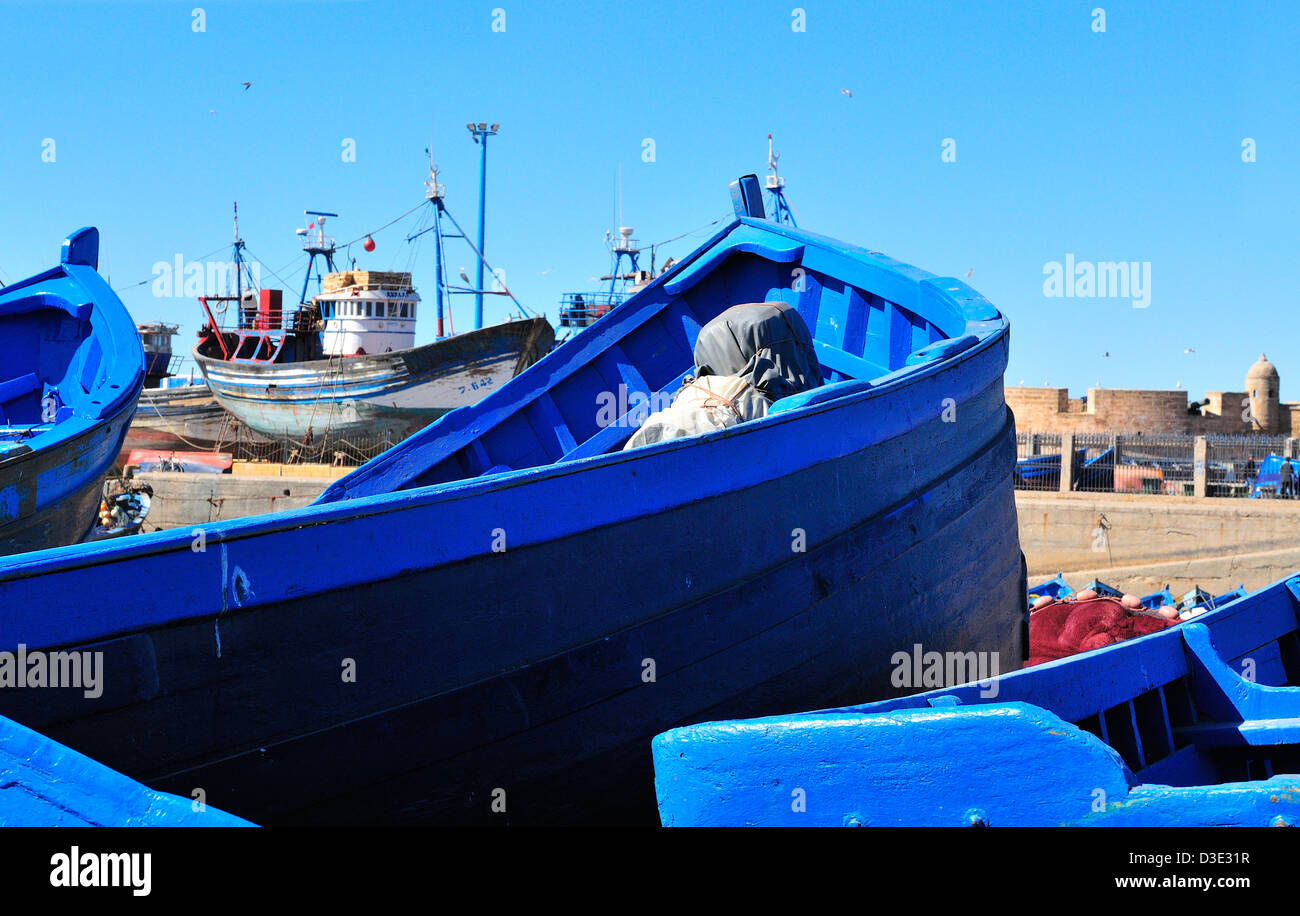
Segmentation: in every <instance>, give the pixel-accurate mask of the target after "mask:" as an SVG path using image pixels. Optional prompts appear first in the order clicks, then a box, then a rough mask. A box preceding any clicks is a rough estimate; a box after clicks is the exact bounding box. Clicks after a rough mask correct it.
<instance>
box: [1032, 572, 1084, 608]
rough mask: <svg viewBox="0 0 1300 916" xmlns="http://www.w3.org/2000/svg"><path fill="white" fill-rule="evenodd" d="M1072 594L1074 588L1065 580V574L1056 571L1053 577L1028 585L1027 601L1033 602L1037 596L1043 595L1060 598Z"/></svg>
mask: <svg viewBox="0 0 1300 916" xmlns="http://www.w3.org/2000/svg"><path fill="white" fill-rule="evenodd" d="M1073 594H1074V589H1072V588H1070V584H1069V583H1068V582H1066V581H1065V576H1063V575H1062V574H1061V573H1057V574H1056V576H1055V577H1054V578H1051V579H1048V580H1047V581H1046V582H1040V583H1038V584H1037V585H1031V586H1029V593H1028V596H1027V597H1028V599H1029V603H1030V604H1033V603H1034V602H1035V601H1037V600H1038V599H1039V598H1042V597H1043V596H1044V595H1045V596H1047V597H1048V598H1056V599H1060V598H1068V597H1069V596H1070V595H1073Z"/></svg>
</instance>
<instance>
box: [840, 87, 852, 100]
mask: <svg viewBox="0 0 1300 916" xmlns="http://www.w3.org/2000/svg"><path fill="white" fill-rule="evenodd" d="M840 95H847V96H848V97H849V98H853V90H852V89H841V90H840Z"/></svg>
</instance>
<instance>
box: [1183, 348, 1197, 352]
mask: <svg viewBox="0 0 1300 916" xmlns="http://www.w3.org/2000/svg"><path fill="white" fill-rule="evenodd" d="M1183 352H1184V353H1195V352H1196V351H1195V350H1194V349H1192V348H1191V347H1188V348H1187V349H1186V350H1184V351H1183Z"/></svg>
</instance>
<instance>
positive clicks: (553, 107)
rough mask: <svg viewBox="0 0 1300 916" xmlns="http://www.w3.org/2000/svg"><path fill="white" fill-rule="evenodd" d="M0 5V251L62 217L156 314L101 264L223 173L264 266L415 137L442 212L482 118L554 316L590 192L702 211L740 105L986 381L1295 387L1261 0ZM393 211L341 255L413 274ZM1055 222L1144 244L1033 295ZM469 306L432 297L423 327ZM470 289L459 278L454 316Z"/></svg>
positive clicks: (27, 261) (1282, 114)
mask: <svg viewBox="0 0 1300 916" xmlns="http://www.w3.org/2000/svg"><path fill="white" fill-rule="evenodd" d="M796 4H798V5H801V6H802V7H803V9H804V10H805V11H806V31H804V32H796V31H794V30H793V29H792V28H791V24H792V15H791V11H792V9H793V8H794V7H795V6H796ZM1099 5H1101V6H1104V8H1105V10H1106V31H1105V32H1104V33H1096V32H1094V31H1093V27H1092V23H1093V18H1092V13H1091V11H1092V9H1093V8H1094V7H1096V6H1099ZM198 6H201V7H202V8H203V9H204V11H205V13H206V31H203V32H195V31H193V28H192V22H193V18H192V15H191V10H193V9H194V8H195V7H198ZM496 7H501V8H503V9H504V10H505V13H506V18H505V26H506V28H505V31H504V32H494V31H493V30H492V24H493V9H494V8H496ZM0 16H3V21H4V23H5V34H4V53H3V55H0V74H2V75H3V85H4V86H5V88H6V91H5V93H4V96H3V98H0V124H3V133H2V134H0V232H2V240H3V244H2V245H0V280H3V281H6V282H12V281H13V280H15V279H18V278H20V277H22V276H25V275H27V274H28V273H31V272H34V271H35V270H37V269H40V268H44V267H46V266H48V265H49V264H50V263H52V262H53V260H54V258H55V256H56V254H57V248H58V244H59V241H60V239H62V237H63V236H64V235H65V234H66V233H67V232H69V231H70V230H71V229H73V228H76V227H77V226H80V225H84V224H94V225H97V226H99V227H100V230H101V232H102V233H103V257H102V258H101V269H103V270H106V271H107V272H109V273H111V279H112V282H113V285H114V286H115V287H118V288H120V289H122V296H123V299H124V301H125V302H126V303H127V305H128V306H129V307H130V308H131V310H132V312H133V314H134V315H135V316H136V318H137V319H138V320H142V321H147V320H168V321H175V322H180V323H182V325H183V328H184V332H185V338H184V346H185V347H186V348H187V349H188V345H189V342H190V340H191V339H192V335H193V332H194V330H195V329H196V327H197V324H198V307H197V304H196V303H194V302H193V301H192V300H189V299H184V298H156V297H154V296H153V295H152V293H151V287H150V285H148V284H145V285H144V286H134V287H132V286H131V284H134V283H138V281H140V280H144V279H150V278H151V277H152V269H153V265H154V263H155V262H157V261H168V262H170V261H172V260H173V259H174V257H175V256H176V255H177V254H180V255H182V256H183V257H184V258H186V259H194V258H199V257H202V256H204V255H207V254H208V253H210V252H212V251H213V250H214V249H218V248H220V247H221V246H222V245H223V244H225V243H226V242H227V241H228V240H229V237H230V231H231V227H230V206H231V203H232V201H235V200H237V201H238V202H239V205H240V213H241V228H242V230H243V235H244V237H245V238H246V239H247V241H248V245H249V248H250V250H251V251H252V252H253V253H255V254H256V255H258V256H259V257H260V258H262V259H264V260H265V261H266V262H267V263H268V264H269V265H270V266H271V268H272V269H275V270H278V269H279V268H281V267H282V266H285V265H289V264H291V262H293V261H294V259H295V256H296V255H297V251H298V248H297V241H296V239H295V237H294V234H293V232H294V229H296V228H297V227H298V226H300V225H302V224H303V223H302V219H301V216H302V211H303V210H304V209H308V208H311V209H325V210H333V211H337V212H338V213H340V214H341V217H340V219H339V220H337V221H336V222H335V224H334V225H333V226H332V227H331V228H332V229H333V230H334V231H336V233H337V235H338V237H339V238H340V239H344V240H345V239H351V238H354V237H356V236H358V235H361V234H362V233H364V232H366V231H368V230H371V229H373V228H375V227H376V226H379V225H381V224H383V223H385V222H387V221H388V220H390V219H391V218H393V217H395V216H397V215H398V214H400V213H402V212H403V211H405V210H407V209H408V208H410V207H412V206H414V205H415V204H417V203H419V201H420V200H421V199H422V195H423V187H422V182H423V179H424V177H425V175H424V172H425V162H424V149H425V147H426V146H427V145H428V144H429V141H430V138H431V137H432V138H433V139H434V141H435V152H436V155H437V159H438V162H439V164H440V166H441V167H442V181H443V183H444V184H445V185H446V186H447V191H448V202H449V206H450V207H451V209H452V212H453V213H454V214H456V215H457V217H458V218H459V219H460V220H461V222H462V224H463V225H465V227H466V228H467V229H468V230H470V231H471V233H472V232H473V231H474V226H475V225H476V206H477V151H478V147H476V146H475V145H474V144H473V143H472V142H471V140H470V138H469V135H468V133H467V131H466V130H465V126H464V125H465V123H466V122H467V121H470V120H475V121H478V120H486V121H494V122H499V123H500V124H501V125H502V126H501V133H500V135H499V136H498V137H496V138H495V139H494V140H493V141H492V144H491V146H490V147H489V150H490V155H489V189H488V245H487V247H488V257H489V260H490V261H492V262H493V263H494V264H496V265H499V266H501V267H503V268H504V269H505V270H506V277H507V281H508V282H509V284H510V286H511V288H512V289H513V291H514V292H515V293H516V295H517V296H518V297H519V298H520V299H521V300H522V301H523V302H525V303H526V304H528V305H530V306H531V307H533V308H535V309H537V310H539V311H542V312H545V313H547V314H548V315H549V316H550V317H551V318H552V319H554V317H555V314H556V301H557V299H558V297H559V294H560V293H561V292H563V291H566V290H571V289H583V288H585V287H589V286H590V285H591V284H590V283H589V278H590V277H592V276H594V275H596V274H598V273H602V272H604V271H605V269H606V267H607V264H608V261H607V256H606V254H605V251H604V248H603V237H604V233H605V231H606V230H607V229H610V228H613V223H614V215H613V201H614V196H615V195H614V184H615V175H616V172H617V169H618V167H619V165H620V164H621V165H622V168H623V201H624V204H623V205H624V222H625V223H627V224H628V225H631V226H634V227H635V228H636V236H637V238H639V239H641V240H642V241H644V242H652V241H660V240H663V239H667V238H670V237H672V236H675V235H678V234H679V233H682V232H685V231H687V230H690V229H692V228H695V227H697V226H700V225H702V224H704V223H707V222H708V221H709V220H712V219H714V218H717V217H723V216H725V215H727V214H728V213H729V210H730V206H729V201H728V196H727V182H728V181H729V180H730V179H732V178H734V177H735V176H737V175H739V174H742V173H745V172H751V171H753V172H759V173H760V174H761V173H762V171H763V168H764V166H765V157H766V136H767V134H768V132H769V131H770V132H772V133H773V134H775V136H776V142H777V147H778V149H779V151H780V152H781V154H782V158H781V169H782V173H783V174H784V175H785V176H786V177H787V179H788V182H789V185H788V190H789V196H790V199H791V200H792V202H793V203H794V205H795V207H796V208H797V210H798V213H799V215H800V217H801V223H802V224H803V225H805V226H807V227H808V228H811V229H813V230H815V231H818V232H822V233H825V234H828V235H831V236H835V237H838V238H842V239H845V240H847V241H851V242H855V243H860V244H865V245H868V246H871V247H873V248H878V249H880V250H882V251H885V252H887V253H889V254H891V255H893V256H895V257H898V258H900V259H902V260H905V261H908V262H911V263H914V264H916V265H918V266H921V267H923V268H925V269H927V270H930V271H933V272H936V273H940V274H950V275H956V276H962V277H964V276H965V275H966V272H967V271H973V274H972V275H971V276H970V278H969V280H968V282H970V283H971V284H972V285H973V286H975V287H976V288H977V289H979V290H980V291H981V292H982V293H984V294H985V295H986V296H987V297H988V298H990V299H991V300H993V301H994V302H995V303H996V304H997V305H998V306H999V307H1001V308H1002V309H1003V311H1004V312H1006V313H1007V314H1008V315H1009V316H1010V318H1011V321H1012V327H1013V332H1012V335H1013V336H1012V357H1011V367H1010V369H1009V370H1008V373H1007V380H1008V382H1009V383H1011V384H1016V383H1017V382H1019V381H1020V380H1021V379H1023V380H1024V381H1025V382H1026V383H1027V384H1031V385H1041V384H1043V383H1044V382H1050V383H1051V384H1053V385H1068V386H1069V387H1071V388H1072V389H1075V390H1076V392H1077V391H1078V390H1079V389H1082V388H1085V387H1087V386H1090V385H1093V384H1095V383H1097V382H1101V383H1102V384H1103V385H1106V386H1108V387H1173V386H1174V385H1175V383H1177V382H1181V383H1182V386H1183V387H1184V388H1188V389H1190V390H1191V391H1192V393H1193V395H1199V394H1200V392H1202V391H1204V390H1206V389H1223V388H1226V389H1234V388H1239V387H1240V386H1241V384H1242V376H1243V375H1244V373H1245V370H1246V368H1247V367H1248V366H1249V364H1250V363H1251V362H1253V361H1254V359H1255V358H1256V357H1257V356H1258V354H1259V352H1260V351H1261V350H1264V351H1267V353H1268V356H1269V358H1270V359H1271V360H1272V361H1273V362H1274V363H1275V364H1276V365H1277V366H1278V369H1279V371H1280V372H1281V375H1282V394H1283V397H1284V398H1291V399H1297V398H1300V334H1298V333H1296V328H1297V327H1300V319H1298V318H1297V314H1296V313H1297V308H1296V305H1297V303H1296V299H1297V291H1296V287H1295V283H1294V281H1293V280H1292V279H1291V277H1292V269H1293V266H1294V265H1295V263H1296V249H1297V244H1298V243H1300V239H1297V233H1296V225H1297V206H1298V202H1300V169H1297V162H1296V152H1295V151H1296V150H1297V149H1300V119H1298V118H1297V116H1296V112H1297V110H1300V105H1298V104H1297V103H1298V102H1300V98H1298V96H1300V52H1298V51H1297V45H1296V39H1297V37H1300V6H1298V5H1296V4H1288V3H1271V2H1270V3H1258V4H1255V3H1245V4H1229V3H1182V2H1180V3H1144V4H1136V3H1105V2H1104V0H1092V2H1085V3H1078V2H1059V3H1054V2H1034V0H1018V2H1007V3H991V2H990V3H978V2H952V3H938V2H922V0H916V2H902V0H898V2H875V3H865V2H860V0H859V2H826V0H782V2H770V0H751V2H716V0H694V2H663V3H640V2H633V0H619V2H585V0H575V2H565V3H551V2H548V3H542V2H536V0H527V2H525V0H486V2H459V0H449V2H436V3H420V2H405V3H403V2H377V0H376V2H328V0H312V2H280V3H276V2H264V3H263V2H259V3H253V2H243V3H227V2H205V0H186V2H184V3H162V2H159V3H137V2H129V3H123V2H114V3H107V2H103V3H101V2H40V3H37V2H8V3H6V2H2V0H0ZM245 80H247V81H251V83H252V87H251V88H250V89H248V90H244V88H243V86H242V85H241V84H242V83H243V81H245ZM842 89H848V90H851V92H852V96H851V97H850V96H848V95H845V94H844V93H842V92H841V90H842ZM647 137H648V138H652V139H653V140H654V141H655V147H656V150H655V152H656V159H655V161H654V162H649V163H647V162H643V161H642V149H643V147H642V141H643V140H644V139H645V138H647ZM1246 137H1250V138H1253V139H1254V141H1255V143H1256V145H1257V159H1258V161H1256V162H1253V163H1244V162H1242V156H1241V154H1242V146H1241V144H1242V140H1243V138H1246ZM46 138H51V139H53V140H54V141H55V147H54V149H55V161H54V162H52V163H51V162H44V161H42V149H43V147H42V144H43V141H44V140H45V139H46ZM345 138H353V139H355V141H356V162H354V163H347V162H343V161H342V157H341V152H342V146H341V144H342V142H343V140H344V139H345ZM945 138H952V139H953V140H955V142H956V162H952V163H944V162H942V161H941V152H942V143H943V140H944V139H945ZM409 227H410V223H409V222H407V223H403V224H401V225H399V226H395V227H394V228H392V229H388V230H386V231H384V232H381V233H377V234H376V235H375V240H376V242H377V244H378V249H377V250H376V251H375V252H374V254H373V255H369V256H367V255H365V254H364V252H361V251H359V250H357V249H355V248H354V253H355V254H356V255H357V256H358V258H359V262H360V266H363V267H373V268H376V269H386V268H396V269H406V266H407V264H408V262H410V261H411V260H412V256H413V255H414V265H413V266H414V271H415V280H416V283H417V285H418V286H419V287H420V288H421V289H422V291H424V293H425V298H426V302H429V301H431V298H432V297H431V293H432V288H433V279H432V246H431V245H427V244H426V245H422V246H421V247H420V248H419V249H418V251H415V252H412V246H409V245H407V244H406V243H405V242H404V240H403V235H404V230H406V229H409ZM705 234H706V233H701V234H700V236H697V237H695V238H693V239H688V240H685V241H683V242H679V243H677V244H676V245H674V246H670V247H669V248H668V249H666V251H665V253H666V254H674V255H677V256H679V257H680V256H681V255H682V254H684V253H686V252H687V251H689V250H690V248H691V247H693V242H695V241H697V240H698V239H700V238H702V237H703V236H704V235H705ZM1067 254H1073V255H1074V256H1075V258H1076V259H1078V260H1081V261H1112V260H1116V261H1118V260H1125V261H1140V262H1150V264H1151V278H1152V281H1151V304H1150V307H1148V308H1146V309H1134V308H1132V306H1131V305H1130V303H1129V302H1128V301H1127V300H1116V299H1080V298H1074V299H1061V298H1047V297H1045V296H1044V294H1043V282H1044V275H1043V267H1044V264H1046V263H1047V262H1050V261H1060V260H1063V259H1064V258H1065V256H1066V255H1067ZM449 260H450V262H451V265H450V266H451V269H452V271H453V272H455V270H456V268H457V267H459V266H461V265H462V264H463V265H464V266H466V267H470V266H471V263H472V262H471V260H470V257H469V256H468V255H467V254H464V255H462V254H460V253H456V254H452V255H451V256H450V258H449ZM295 267H296V265H295ZM291 269H292V268H291ZM285 276H286V279H289V280H290V281H291V282H292V281H294V280H296V279H298V278H299V277H300V276H301V275H300V274H299V275H298V277H290V276H288V273H287V271H286V272H285ZM263 277H264V280H265V278H266V274H264V275H263ZM295 293H296V289H295ZM471 309H472V304H471V302H470V300H469V299H468V298H464V297H462V298H460V299H459V300H458V304H457V314H456V323H457V327H458V328H466V327H468V326H469V324H470V320H471ZM504 313H505V308H504V306H502V305H500V304H499V301H493V302H492V304H491V308H490V310H489V319H490V320H495V319H497V318H499V317H501V316H502V315H503V314H504ZM428 314H429V310H426V312H425V315H426V316H427V315H428ZM432 333H433V328H432V322H431V321H423V322H422V328H421V334H420V338H421V340H424V339H428V338H430V337H431V336H432ZM1188 348H1192V349H1194V350H1195V352H1194V353H1186V352H1184V351H1185V350H1186V349H1188ZM1105 352H1109V353H1110V356H1109V357H1108V358H1107V357H1103V355H1102V354H1103V353H1105Z"/></svg>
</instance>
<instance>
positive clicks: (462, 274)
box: [460, 267, 469, 286]
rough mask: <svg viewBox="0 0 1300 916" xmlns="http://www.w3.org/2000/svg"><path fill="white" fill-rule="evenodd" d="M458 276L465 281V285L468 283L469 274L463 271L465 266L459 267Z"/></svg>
mask: <svg viewBox="0 0 1300 916" xmlns="http://www.w3.org/2000/svg"><path fill="white" fill-rule="evenodd" d="M460 278H461V279H462V280H464V281H465V285H466V286H468V285H469V274H467V273H465V268H463V267H462V268H461V269H460Z"/></svg>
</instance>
